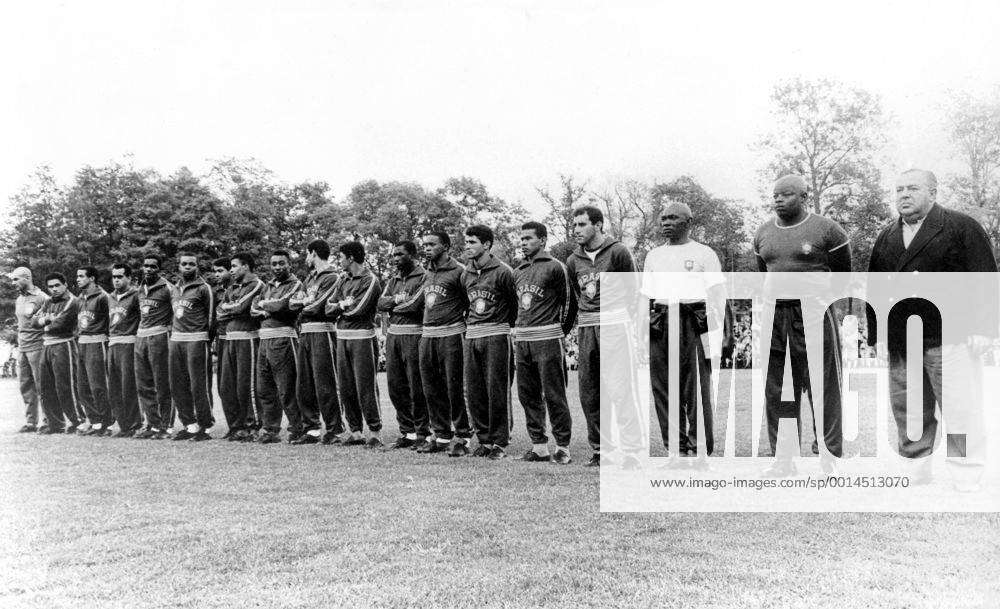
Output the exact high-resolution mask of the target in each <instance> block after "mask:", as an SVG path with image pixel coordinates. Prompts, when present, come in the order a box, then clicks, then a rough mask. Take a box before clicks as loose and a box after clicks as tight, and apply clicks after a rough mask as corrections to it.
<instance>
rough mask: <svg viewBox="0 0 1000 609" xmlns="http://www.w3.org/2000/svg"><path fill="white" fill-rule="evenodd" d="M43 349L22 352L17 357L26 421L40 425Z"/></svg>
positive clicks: (18, 377)
mask: <svg viewBox="0 0 1000 609" xmlns="http://www.w3.org/2000/svg"><path fill="white" fill-rule="evenodd" d="M43 350H44V348H42V349H35V350H34V351H28V352H27V353H25V352H23V351H22V352H21V353H19V354H18V358H17V379H18V382H19V383H20V385H21V399H23V400H24V422H25V423H26V424H27V425H38V401H39V400H38V394H39V389H40V386H41V383H42V351H43Z"/></svg>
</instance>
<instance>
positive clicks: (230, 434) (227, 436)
mask: <svg viewBox="0 0 1000 609" xmlns="http://www.w3.org/2000/svg"><path fill="white" fill-rule="evenodd" d="M235 435H236V430H235V429H232V428H230V429H229V431H227V432H226V433H225V435H223V436H222V437H221V438H219V439H220V440H226V441H227V442H233V441H234V440H233V436H235Z"/></svg>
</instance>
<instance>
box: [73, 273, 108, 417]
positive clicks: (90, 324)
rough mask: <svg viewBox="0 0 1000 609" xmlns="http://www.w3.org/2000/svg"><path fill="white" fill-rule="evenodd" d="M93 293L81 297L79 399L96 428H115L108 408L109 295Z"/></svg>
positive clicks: (101, 291)
mask: <svg viewBox="0 0 1000 609" xmlns="http://www.w3.org/2000/svg"><path fill="white" fill-rule="evenodd" d="M94 287H95V288H96V289H94V290H93V291H91V292H87V293H81V294H80V296H79V299H80V314H79V316H78V317H77V324H78V325H79V328H80V335H79V337H78V339H77V342H78V345H79V346H78V347H77V354H78V360H77V363H78V366H77V369H76V384H77V395H78V396H79V398H80V404H81V405H82V406H83V410H84V412H85V413H87V418H88V419H90V422H91V423H93V424H94V425H101V426H102V427H110V426H111V425H112V424H114V419H113V417H112V413H111V409H110V408H108V405H109V404H108V381H107V350H108V347H107V343H108V321H109V315H108V312H109V309H110V306H109V302H108V293H107V292H105V291H104V290H102V289H101V288H100V287H99V286H94Z"/></svg>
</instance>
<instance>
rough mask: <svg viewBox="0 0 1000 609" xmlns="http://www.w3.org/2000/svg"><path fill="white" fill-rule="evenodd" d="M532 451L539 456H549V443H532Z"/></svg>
mask: <svg viewBox="0 0 1000 609" xmlns="http://www.w3.org/2000/svg"><path fill="white" fill-rule="evenodd" d="M531 451H532V452H533V453H535V454H536V455H538V456H539V457H548V456H549V445H548V444H532V445H531Z"/></svg>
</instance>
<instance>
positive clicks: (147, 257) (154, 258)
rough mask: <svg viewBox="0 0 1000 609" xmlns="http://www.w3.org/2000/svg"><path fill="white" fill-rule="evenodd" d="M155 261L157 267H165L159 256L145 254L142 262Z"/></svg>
mask: <svg viewBox="0 0 1000 609" xmlns="http://www.w3.org/2000/svg"><path fill="white" fill-rule="evenodd" d="M147 260H155V261H156V266H163V258H162V257H161V256H160V255H159V254H143V255H142V261H143V262H145V261H147Z"/></svg>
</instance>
